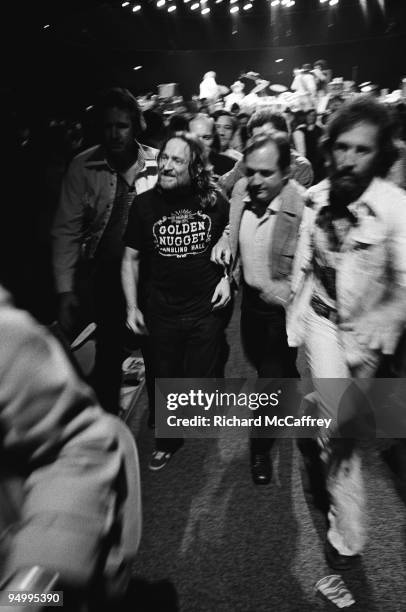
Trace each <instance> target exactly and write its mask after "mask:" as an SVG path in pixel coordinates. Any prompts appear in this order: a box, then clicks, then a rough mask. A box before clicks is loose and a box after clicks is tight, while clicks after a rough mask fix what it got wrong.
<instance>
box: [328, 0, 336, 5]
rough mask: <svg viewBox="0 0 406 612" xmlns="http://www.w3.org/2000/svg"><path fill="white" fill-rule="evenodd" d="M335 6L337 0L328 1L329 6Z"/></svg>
mask: <svg viewBox="0 0 406 612" xmlns="http://www.w3.org/2000/svg"><path fill="white" fill-rule="evenodd" d="M336 4H338V0H330V2H329V5H330V6H335V5H336Z"/></svg>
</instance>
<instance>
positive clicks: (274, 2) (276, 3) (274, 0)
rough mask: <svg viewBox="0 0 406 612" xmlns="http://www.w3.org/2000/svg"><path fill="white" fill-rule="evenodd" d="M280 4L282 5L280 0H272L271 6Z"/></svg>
mask: <svg viewBox="0 0 406 612" xmlns="http://www.w3.org/2000/svg"><path fill="white" fill-rule="evenodd" d="M279 5H280V0H272V2H271V6H279Z"/></svg>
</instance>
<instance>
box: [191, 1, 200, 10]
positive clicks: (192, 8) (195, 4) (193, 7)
mask: <svg viewBox="0 0 406 612" xmlns="http://www.w3.org/2000/svg"><path fill="white" fill-rule="evenodd" d="M199 6H200V4H199V3H198V2H195V3H194V4H192V6H191V7H190V8H191V10H192V11H195V10H196V9H198V8H199Z"/></svg>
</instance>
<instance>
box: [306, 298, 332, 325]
mask: <svg viewBox="0 0 406 612" xmlns="http://www.w3.org/2000/svg"><path fill="white" fill-rule="evenodd" d="M310 305H311V307H312V308H313V310H314V312H315V313H316V314H318V315H319V316H320V317H324V318H325V319H328V320H329V321H331V322H332V323H338V312H337V310H336V309H335V308H332V307H331V306H328V305H327V304H325V303H324V302H323V301H322V300H321V299H320V298H318V297H316V296H315V295H313V296H312V299H311V301H310Z"/></svg>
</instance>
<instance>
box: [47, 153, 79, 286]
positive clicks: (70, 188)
mask: <svg viewBox="0 0 406 612" xmlns="http://www.w3.org/2000/svg"><path fill="white" fill-rule="evenodd" d="M83 198H84V178H83V170H82V167H81V166H80V164H79V163H78V162H77V161H76V160H73V162H72V163H71V165H70V167H69V169H68V172H67V174H66V176H65V178H64V180H63V183H62V190H61V197H60V201H59V206H58V210H57V213H56V215H55V221H54V224H53V228H52V238H53V268H54V275H55V282H56V289H57V291H58V292H59V293H63V292H66V291H73V288H74V287H73V286H74V276H75V269H76V265H77V262H78V260H79V257H80V250H81V246H82V241H83V218H84V204H83Z"/></svg>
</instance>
